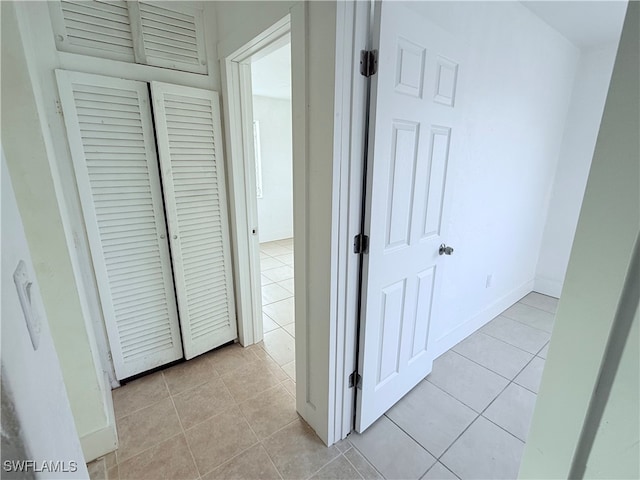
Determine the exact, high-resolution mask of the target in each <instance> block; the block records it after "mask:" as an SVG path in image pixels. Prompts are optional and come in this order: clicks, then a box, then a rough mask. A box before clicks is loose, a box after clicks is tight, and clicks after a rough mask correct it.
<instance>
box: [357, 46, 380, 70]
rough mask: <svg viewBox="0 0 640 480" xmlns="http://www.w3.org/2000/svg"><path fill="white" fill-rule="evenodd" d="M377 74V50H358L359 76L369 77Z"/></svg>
mask: <svg viewBox="0 0 640 480" xmlns="http://www.w3.org/2000/svg"><path fill="white" fill-rule="evenodd" d="M376 73H378V50H360V74H361V75H364V76H365V77H370V76H371V75H375V74H376Z"/></svg>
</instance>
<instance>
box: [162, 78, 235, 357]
mask: <svg viewBox="0 0 640 480" xmlns="http://www.w3.org/2000/svg"><path fill="white" fill-rule="evenodd" d="M151 92H152V96H153V102H154V115H155V122H156V131H157V143H158V153H159V155H160V164H161V166H162V169H161V170H162V181H163V187H164V194H165V205H166V208H167V218H168V222H169V233H170V234H171V235H170V236H171V252H172V255H173V262H174V276H175V283H176V293H177V296H178V308H179V311H180V327H181V329H182V338H183V344H184V350H185V357H186V358H192V357H194V356H196V355H199V354H200V353H203V352H206V351H207V350H210V349H212V348H214V347H217V346H219V345H222V344H224V343H227V342H229V341H231V340H234V339H235V338H236V335H237V327H236V320H235V307H234V302H233V298H234V297H233V279H232V273H231V258H230V241H229V222H228V218H227V205H226V194H225V184H224V178H225V177H224V159H223V155H222V137H221V134H220V106H219V101H218V96H217V94H216V93H215V92H209V91H206V90H199V89H194V88H187V87H179V86H175V85H168V84H162V83H156V82H152V84H151ZM169 105H171V106H172V107H171V108H169ZM174 107H175V108H174ZM175 112H179V113H175ZM176 115H179V117H180V120H181V122H180V123H176ZM190 115H198V117H197V118H198V120H199V121H198V123H195V124H194V125H197V128H198V130H199V133H206V135H200V136H199V137H198V138H199V139H200V141H199V143H200V144H201V145H202V146H199V147H198V149H199V151H200V154H201V157H199V160H198V161H197V162H193V161H192V160H191V157H190V156H189V155H185V154H184V152H185V150H186V149H188V147H189V146H190V145H192V138H193V137H192V136H191V135H189V133H188V131H187V132H185V125H186V126H187V130H188V126H189V122H188V120H189V118H192V117H190ZM201 120H204V122H202V121H201ZM176 125H179V128H176ZM207 125H208V126H209V127H208V129H207ZM174 237H175V238H174Z"/></svg>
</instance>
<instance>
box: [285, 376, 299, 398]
mask: <svg viewBox="0 0 640 480" xmlns="http://www.w3.org/2000/svg"><path fill="white" fill-rule="evenodd" d="M282 386H283V387H284V388H286V389H287V391H288V392H289V393H290V394H291V395H293V396H294V397H295V396H296V382H294V381H293V380H285V381H284V382H282Z"/></svg>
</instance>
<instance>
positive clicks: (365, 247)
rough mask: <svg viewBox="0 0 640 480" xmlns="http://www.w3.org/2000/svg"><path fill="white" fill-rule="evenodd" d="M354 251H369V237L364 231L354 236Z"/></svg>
mask: <svg viewBox="0 0 640 480" xmlns="http://www.w3.org/2000/svg"><path fill="white" fill-rule="evenodd" d="M353 253H358V254H360V253H369V237H368V236H367V235H365V234H364V233H360V234H358V235H356V236H355V237H353Z"/></svg>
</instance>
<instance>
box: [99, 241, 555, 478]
mask: <svg viewBox="0 0 640 480" xmlns="http://www.w3.org/2000/svg"><path fill="white" fill-rule="evenodd" d="M271 252H272V253H273V254H274V255H275V257H279V256H284V255H286V253H281V252H282V250H279V249H273V250H271ZM265 253H266V254H265V255H264V257H265V259H266V258H267V255H268V257H269V258H274V257H273V256H272V255H270V254H269V253H267V252H265ZM276 254H277V255H276ZM278 261H280V260H278ZM271 264H272V265H274V264H273V262H271ZM273 268H274V269H276V268H281V267H279V266H278V265H275V266H274V267H273ZM273 283H276V284H277V283H279V282H273ZM278 301H281V300H278ZM278 301H276V302H272V303H271V304H269V305H272V304H273V303H277V302H278ZM556 304H557V300H555V299H551V298H549V297H545V296H543V295H539V294H536V293H532V294H529V295H527V296H526V297H525V298H523V299H522V300H521V301H520V302H518V303H517V304H516V305H514V306H513V307H511V308H510V309H508V310H506V311H505V312H504V313H503V314H502V315H500V316H498V317H496V319H494V320H493V321H491V322H490V323H489V324H487V325H486V326H485V327H483V328H482V329H480V330H479V331H478V332H476V333H474V334H473V335H472V336H470V337H469V338H467V339H466V340H464V341H463V342H461V343H460V344H458V345H456V346H455V347H454V348H452V349H451V350H450V351H448V352H447V353H445V354H444V355H442V356H441V357H440V358H438V359H437V360H436V361H435V363H434V367H433V372H432V373H431V374H430V375H429V376H427V378H426V379H425V380H423V381H422V382H420V384H419V385H418V386H416V387H415V388H414V389H413V390H412V391H411V392H410V393H409V394H408V395H407V396H406V397H405V398H403V399H402V400H401V401H400V402H398V403H397V404H396V405H395V406H394V407H393V408H392V409H390V410H389V411H388V412H387V413H386V414H385V415H384V416H383V417H382V418H380V419H379V420H378V421H377V422H376V423H374V425H372V426H371V427H370V428H369V429H368V430H367V431H366V432H365V433H364V434H363V435H358V434H352V435H350V436H349V437H348V439H346V440H343V441H342V442H340V443H339V444H337V445H334V446H332V447H330V448H326V447H325V446H324V445H323V444H322V442H321V441H320V439H319V438H318V437H317V436H316V435H315V434H314V433H313V431H312V430H311V429H310V428H309V427H308V426H307V425H306V424H305V423H304V422H303V421H302V420H301V419H300V418H299V417H298V416H297V414H296V412H295V398H294V396H295V384H294V382H293V380H292V378H290V376H289V375H288V374H287V373H286V372H285V370H286V368H285V367H287V365H289V364H290V362H287V363H282V359H281V362H278V360H276V358H275V356H277V354H274V355H275V356H272V355H270V354H269V353H268V349H267V347H266V344H265V345H261V346H253V347H250V348H247V349H243V348H242V347H240V346H237V345H233V346H229V347H225V348H222V349H220V350H217V351H214V352H210V353H208V354H205V355H202V356H200V357H198V358H197V359H195V360H191V361H189V362H185V363H183V364H180V365H176V366H173V367H170V368H168V369H165V370H163V371H161V372H156V373H153V374H151V375H148V376H146V377H143V378H141V379H138V380H135V381H134V382H131V383H129V384H127V385H125V386H123V387H121V388H118V389H116V390H114V391H113V399H114V408H115V411H116V418H117V427H118V434H119V440H120V448H119V449H118V451H117V452H115V453H113V454H110V455H107V456H106V457H103V458H100V459H98V460H97V461H95V462H91V463H90V464H89V471H90V474H91V478H92V479H93V480H96V479H103V478H109V479H114V478H115V479H122V480H124V479H163V478H164V479H202V480H212V479H215V478H224V479H227V478H229V479H231V478H237V479H270V478H273V479H304V478H314V479H370V478H389V479H400V478H401V479H409V478H415V479H418V478H424V479H456V478H460V479H489V478H516V477H517V473H518V467H519V463H520V457H521V455H522V451H523V448H524V442H525V441H526V437H527V431H528V427H529V422H530V419H531V415H532V412H533V407H534V405H535V399H536V392H537V390H538V384H539V382H540V377H541V374H542V368H543V366H544V359H545V357H546V351H547V346H548V345H547V344H548V340H549V337H550V329H551V326H552V323H553V316H554V313H555V309H556ZM281 310H283V311H284V308H283V309H281ZM270 318H272V317H270ZM273 320H274V323H276V324H277V325H278V327H275V328H274V329H273V330H271V331H272V332H275V331H277V330H278V329H281V330H282V332H281V333H280V334H278V335H282V333H285V334H287V335H288V333H287V332H286V330H285V329H284V326H283V325H281V324H280V323H278V322H277V321H276V320H275V319H273ZM286 325H287V323H285V326H286ZM268 333H270V332H268ZM274 338H275V337H274ZM265 340H266V336H265ZM276 345H280V344H279V343H278V341H276V340H274V343H273V350H272V351H273V352H275V351H276V350H275V349H277V348H279V347H276Z"/></svg>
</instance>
